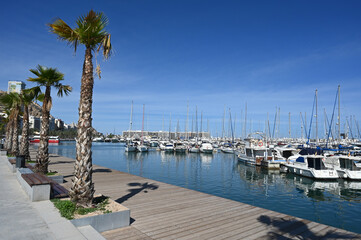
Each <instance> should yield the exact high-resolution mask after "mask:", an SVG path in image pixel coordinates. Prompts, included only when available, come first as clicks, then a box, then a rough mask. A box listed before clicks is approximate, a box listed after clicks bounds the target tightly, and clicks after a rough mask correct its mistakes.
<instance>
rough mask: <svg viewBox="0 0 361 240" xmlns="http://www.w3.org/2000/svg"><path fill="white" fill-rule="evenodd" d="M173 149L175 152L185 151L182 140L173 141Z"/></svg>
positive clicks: (185, 147)
mask: <svg viewBox="0 0 361 240" xmlns="http://www.w3.org/2000/svg"><path fill="white" fill-rule="evenodd" d="M174 151H175V152H176V153H185V152H186V151H187V146H186V145H184V144H183V143H182V142H175V143H174Z"/></svg>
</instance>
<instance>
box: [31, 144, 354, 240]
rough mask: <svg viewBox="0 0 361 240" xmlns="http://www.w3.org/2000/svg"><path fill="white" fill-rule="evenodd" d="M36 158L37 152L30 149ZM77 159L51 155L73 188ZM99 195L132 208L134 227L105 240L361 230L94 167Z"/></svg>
mask: <svg viewBox="0 0 361 240" xmlns="http://www.w3.org/2000/svg"><path fill="white" fill-rule="evenodd" d="M31 157H32V159H35V150H32V151H31ZM74 161H75V160H74V159H70V158H66V157H62V156H57V155H53V154H51V155H50V164H49V169H50V170H52V171H58V172H59V173H60V174H62V175H64V177H65V178H64V179H65V180H66V183H64V184H63V185H64V186H65V187H66V188H68V189H69V188H70V186H71V178H72V174H73V169H74ZM93 167H94V173H93V182H94V184H95V190H96V194H103V195H106V196H109V197H110V198H111V199H113V200H115V201H117V202H118V203H121V204H122V205H124V206H126V207H128V208H129V209H130V211H131V225H130V226H129V227H125V228H120V229H115V230H111V231H106V232H103V233H101V234H102V235H103V237H105V238H106V239H114V240H115V239H117V240H120V239H128V240H135V239H207V240H208V239H229V240H231V239H361V234H356V233H352V232H349V231H345V230H342V229H339V228H335V227H331V226H327V225H324V224H320V223H316V222H313V221H309V220H305V219H301V218H297V217H293V216H289V215H287V214H283V213H279V212H275V211H271V210H267V209H264V208H259V207H255V206H252V205H248V204H244V203H241V202H237V201H232V200H229V199H225V198H221V197H217V196H214V195H210V194H206V193H202V192H198V191H194V190H190V189H186V188H182V187H178V186H174V185H171V184H167V183H163V182H158V181H155V180H151V179H146V178H143V177H139V176H135V175H132V174H128V173H124V172H120V171H117V170H113V169H109V168H105V167H102V166H97V165H94V166H93Z"/></svg>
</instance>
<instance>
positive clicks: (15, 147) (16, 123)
mask: <svg viewBox="0 0 361 240" xmlns="http://www.w3.org/2000/svg"><path fill="white" fill-rule="evenodd" d="M18 136H19V116H18V114H16V117H15V118H14V121H13V135H12V141H11V142H12V146H11V153H12V154H15V155H18V154H19V138H18Z"/></svg>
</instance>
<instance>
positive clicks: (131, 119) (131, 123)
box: [128, 101, 133, 138]
mask: <svg viewBox="0 0 361 240" xmlns="http://www.w3.org/2000/svg"><path fill="white" fill-rule="evenodd" d="M132 125H133V101H132V105H131V107H130V122H129V134H128V137H129V138H130V132H131V131H132Z"/></svg>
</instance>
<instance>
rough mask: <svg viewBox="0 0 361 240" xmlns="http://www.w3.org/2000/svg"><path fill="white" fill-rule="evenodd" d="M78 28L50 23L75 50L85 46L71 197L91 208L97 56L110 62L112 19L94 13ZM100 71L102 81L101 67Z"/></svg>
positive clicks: (60, 37) (79, 22) (59, 35)
mask: <svg viewBox="0 0 361 240" xmlns="http://www.w3.org/2000/svg"><path fill="white" fill-rule="evenodd" d="M76 25H77V27H75V28H74V29H72V28H71V27H69V26H68V25H67V24H66V23H65V22H64V21H63V20H62V19H60V18H59V19H56V20H55V21H54V22H53V23H51V24H49V27H50V31H51V32H52V33H54V34H56V35H57V36H58V38H59V39H60V40H63V41H66V42H68V43H69V44H70V45H71V46H72V47H74V51H76V50H77V46H78V44H82V45H84V46H85V58H84V63H83V72H82V77H81V90H80V101H79V120H78V136H77V142H76V161H75V165H74V178H73V180H72V187H71V191H70V197H71V199H72V201H74V202H76V203H77V205H81V206H90V205H91V204H92V201H93V196H94V191H95V190H94V184H93V182H92V171H93V166H92V164H93V163H92V152H91V146H92V103H93V86H94V77H93V55H92V53H95V54H96V53H98V52H99V51H100V50H103V51H102V53H103V56H104V57H105V58H106V59H107V58H108V57H109V56H110V53H111V43H110V34H109V33H108V32H106V30H105V27H106V26H107V25H108V19H107V17H106V16H105V15H104V14H103V13H101V12H100V13H96V12H94V11H93V10H90V11H89V13H88V14H87V15H85V16H81V17H79V18H78V19H77V21H76ZM96 72H97V74H98V76H99V78H100V67H99V66H97V68H96Z"/></svg>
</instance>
